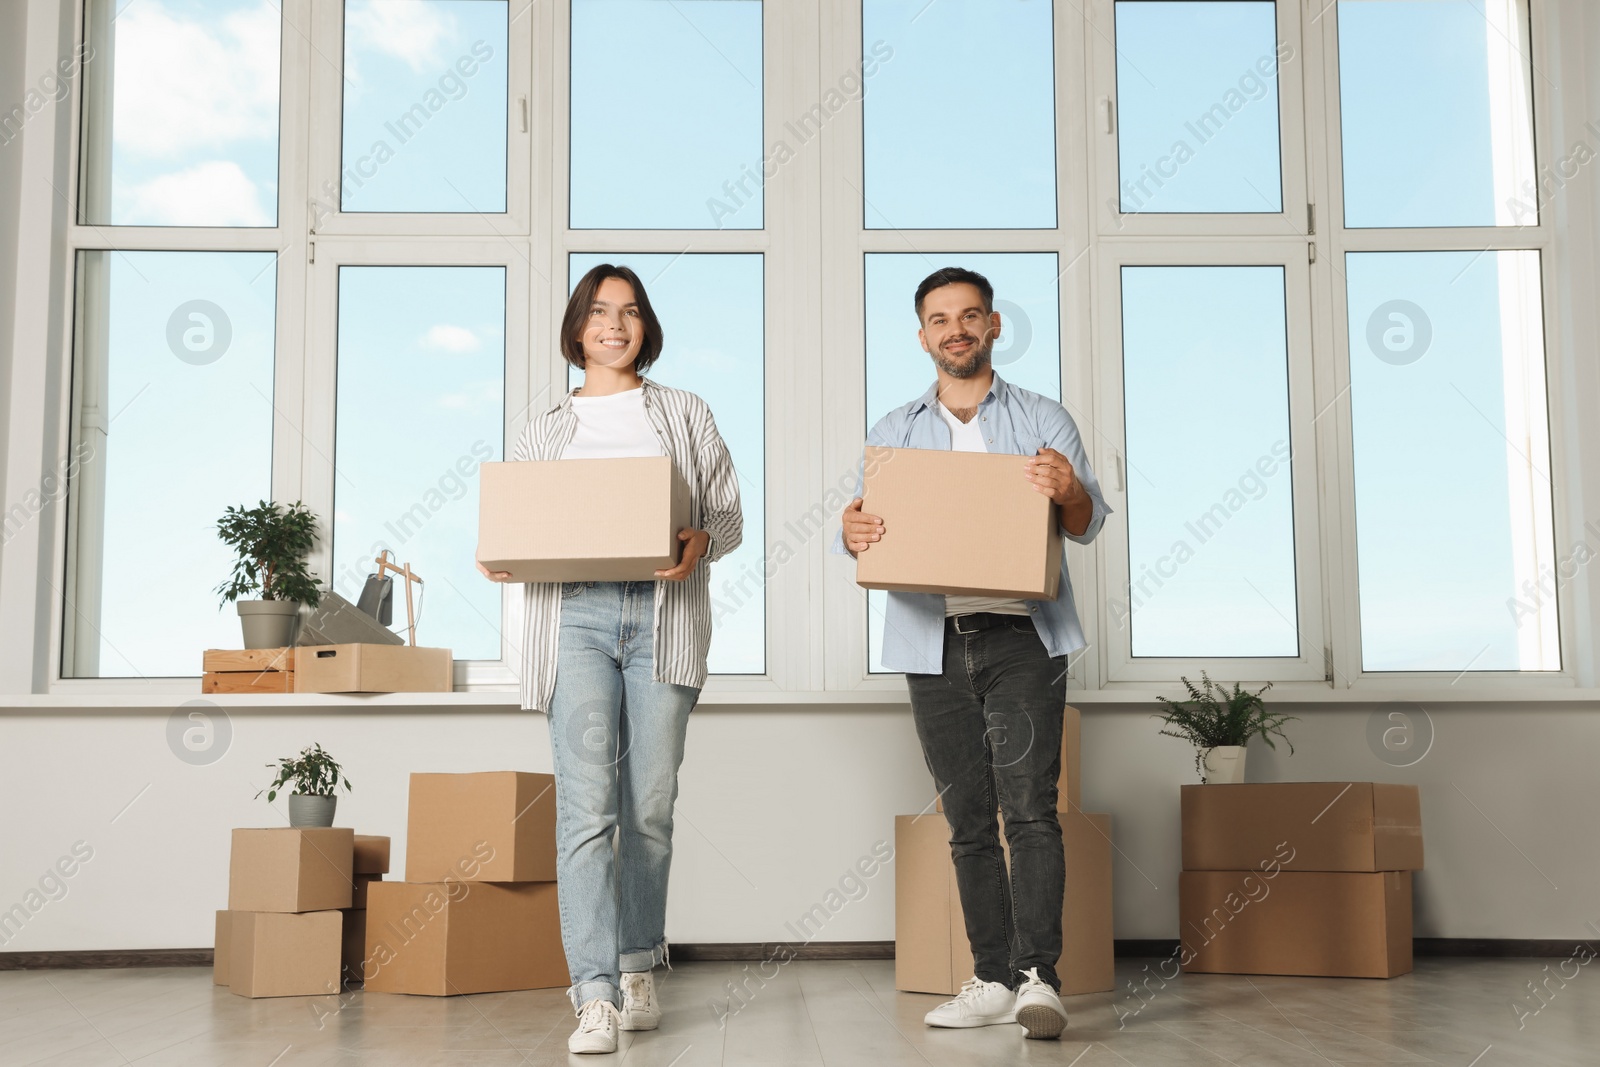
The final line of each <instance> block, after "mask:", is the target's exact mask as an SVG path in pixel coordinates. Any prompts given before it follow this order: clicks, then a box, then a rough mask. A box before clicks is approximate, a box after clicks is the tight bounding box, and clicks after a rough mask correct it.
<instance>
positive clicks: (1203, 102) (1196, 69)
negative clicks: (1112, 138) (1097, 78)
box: [1116, 0, 1289, 213]
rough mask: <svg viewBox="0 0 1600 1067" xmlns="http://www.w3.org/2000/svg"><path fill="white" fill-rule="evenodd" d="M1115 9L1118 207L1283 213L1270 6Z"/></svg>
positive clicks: (1142, 0)
mask: <svg viewBox="0 0 1600 1067" xmlns="http://www.w3.org/2000/svg"><path fill="white" fill-rule="evenodd" d="M1116 12H1117V124H1116V128H1117V159H1118V172H1119V173H1118V181H1119V183H1120V184H1119V185H1118V189H1119V191H1120V196H1119V198H1118V203H1119V204H1120V207H1121V210H1122V211H1124V212H1129V213H1132V212H1163V211H1165V212H1171V211H1237V212H1252V211H1268V212H1273V211H1282V210H1283V183H1282V181H1281V178H1280V170H1279V166H1278V43H1277V21H1276V10H1275V5H1274V4H1273V3H1271V2H1270V0H1250V2H1244V3H1190V2H1178V3H1167V2H1152V0H1118V3H1117V8H1116ZM1284 48H1285V49H1287V48H1288V46H1287V45H1285V46H1284ZM1284 54H1285V55H1288V54H1289V53H1288V52H1287V51H1285V52H1284Z"/></svg>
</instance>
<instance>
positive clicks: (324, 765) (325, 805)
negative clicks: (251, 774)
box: [256, 742, 355, 826]
mask: <svg viewBox="0 0 1600 1067" xmlns="http://www.w3.org/2000/svg"><path fill="white" fill-rule="evenodd" d="M267 766H268V767H272V766H274V765H273V764H271V763H269V764H267ZM276 766H277V770H278V776H277V778H275V779H273V782H272V784H271V785H269V786H268V787H267V788H265V789H263V790H261V792H260V793H257V794H256V796H258V797H259V796H260V795H261V793H265V794H267V802H268V803H271V802H272V801H274V800H277V799H278V790H280V789H282V788H283V787H284V786H286V785H288V784H290V783H291V782H292V783H294V791H293V792H292V793H290V794H289V825H290V826H332V825H333V809H334V808H335V807H336V806H337V805H338V802H339V798H338V797H337V796H335V795H334V790H336V789H338V788H339V787H340V785H343V786H344V791H345V792H346V793H349V792H351V791H352V790H354V789H355V786H353V785H351V784H350V779H349V778H348V777H346V776H345V773H344V768H342V767H340V766H339V764H338V763H337V762H336V761H335V760H334V758H333V757H332V756H330V755H328V753H327V752H326V751H325V750H324V749H323V747H322V745H321V743H320V742H319V743H316V744H311V745H307V746H306V747H305V748H302V749H301V750H300V754H299V755H298V756H284V757H282V758H281V759H279V760H278V762H277V764H276Z"/></svg>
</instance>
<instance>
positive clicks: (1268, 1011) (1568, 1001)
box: [0, 959, 1600, 1067]
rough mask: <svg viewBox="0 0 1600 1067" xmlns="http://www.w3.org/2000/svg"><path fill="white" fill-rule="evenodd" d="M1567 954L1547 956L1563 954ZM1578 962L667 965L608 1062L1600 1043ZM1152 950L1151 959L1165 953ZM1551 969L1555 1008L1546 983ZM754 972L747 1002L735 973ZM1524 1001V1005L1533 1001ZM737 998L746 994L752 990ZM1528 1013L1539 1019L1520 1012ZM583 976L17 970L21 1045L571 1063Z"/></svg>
mask: <svg viewBox="0 0 1600 1067" xmlns="http://www.w3.org/2000/svg"><path fill="white" fill-rule="evenodd" d="M1547 963H1548V964H1549V965H1550V969H1549V970H1548V971H1546V970H1545V969H1544V968H1545V965H1546V964H1547ZM1557 963H1558V961H1555V960H1550V961H1545V960H1440V959H1424V960H1419V961H1418V964H1417V969H1416V972H1415V973H1413V974H1410V975H1406V976H1404V977H1402V978H1397V979H1394V980H1392V981H1387V982H1383V981H1368V980H1360V979H1322V978H1242V977H1225V976H1210V975H1190V976H1185V977H1182V978H1179V979H1177V980H1176V981H1174V982H1170V983H1167V984H1166V985H1165V986H1164V987H1163V986H1161V984H1160V983H1159V980H1158V979H1154V978H1152V979H1150V980H1149V982H1148V986H1147V988H1148V990H1149V992H1145V993H1144V994H1143V997H1142V998H1140V997H1136V996H1135V995H1134V994H1133V993H1131V992H1130V991H1129V990H1128V988H1127V986H1126V983H1127V982H1129V981H1142V980H1144V979H1145V978H1146V977H1147V976H1149V975H1150V974H1151V973H1154V971H1155V968H1154V966H1153V964H1154V961H1151V963H1150V964H1147V963H1146V962H1145V961H1139V960H1121V961H1119V963H1118V979H1119V981H1120V982H1122V983H1124V985H1123V988H1122V990H1121V992H1120V993H1103V994H1096V995H1092V996H1085V997H1075V998H1071V999H1070V1000H1068V1002H1067V1007H1068V1011H1069V1012H1070V1013H1071V1017H1072V1018H1071V1024H1070V1026H1069V1028H1068V1031H1067V1033H1066V1034H1065V1035H1064V1036H1063V1038H1062V1040H1060V1041H1059V1042H1045V1041H1025V1040H1024V1039H1023V1037H1022V1032H1021V1030H1020V1028H1017V1027H1014V1026H1005V1027H989V1028H986V1029H981V1030H930V1029H928V1028H926V1027H924V1026H923V1025H922V1014H923V1012H925V1011H927V1010H928V1008H930V1007H932V1006H933V1005H934V1004H936V1003H938V1001H939V1000H940V999H941V998H937V997H928V996H915V995H911V994H907V993H896V992H895V991H894V967H893V964H890V963H881V962H871V963H831V962H828V963H824V962H806V961H802V962H794V963H790V964H788V965H787V966H785V967H783V968H782V969H781V970H780V971H779V973H778V974H776V975H775V976H773V977H771V978H770V979H766V980H765V981H764V984H762V981H763V980H762V979H761V978H760V977H759V973H758V972H757V971H756V968H755V967H754V966H751V967H750V969H749V971H746V970H745V967H746V965H744V964H723V963H689V964H679V965H678V967H677V968H676V969H675V970H673V971H672V972H671V973H670V974H668V973H665V972H658V976H659V988H660V993H661V1001H662V1004H663V1006H664V1008H665V1010H666V1012H667V1016H666V1021H665V1022H663V1024H662V1026H661V1029H660V1030H657V1031H655V1032H653V1033H645V1034H638V1035H631V1034H624V1035H623V1046H622V1048H621V1049H620V1050H619V1052H618V1054H617V1055H616V1056H614V1057H601V1056H584V1057H573V1058H572V1060H573V1062H580V1063H584V1064H587V1065H591V1067H600V1065H603V1064H605V1063H626V1064H629V1065H630V1067H696V1065H700V1064H729V1065H746V1064H748V1065H751V1067H790V1065H793V1067H822V1065H826V1067H834V1065H839V1067H846V1065H849V1067H855V1065H861V1067H896V1065H902V1064H904V1065H917V1067H947V1065H948V1067H956V1065H968V1064H971V1065H974V1067H1002V1065H1004V1067H1010V1065H1014V1064H1019V1063H1022V1064H1063V1065H1076V1067H1109V1065H1126V1064H1137V1065H1141V1067H1167V1065H1182V1067H1189V1065H1209V1064H1235V1065H1238V1067H1269V1065H1270V1067H1277V1065H1280V1064H1281V1065H1286V1067H1296V1065H1300V1064H1308V1065H1309V1064H1321V1065H1328V1064H1407V1063H1409V1064H1424V1065H1428V1064H1449V1065H1453V1067H1500V1065H1505V1064H1529V1065H1537V1067H1564V1065H1567V1064H1573V1065H1576V1064H1586V1065H1590V1064H1597V1063H1600V973H1594V974H1591V973H1589V972H1588V969H1587V966H1583V967H1579V966H1578V965H1576V964H1571V965H1569V966H1568V969H1567V970H1568V973H1571V972H1572V971H1576V972H1577V974H1576V977H1573V978H1571V979H1568V980H1566V981H1565V984H1561V980H1560V979H1559V978H1550V977H1549V976H1550V975H1552V974H1556V973H1558V972H1557V970H1556V968H1557ZM1147 966H1150V967H1151V970H1150V971H1147V970H1146V969H1145V968H1146V967H1147ZM1547 978H1548V979H1549V980H1548V982H1546V984H1545V985H1544V986H1543V987H1542V988H1543V990H1544V1001H1543V1003H1544V1006H1543V1008H1542V1009H1541V1010H1539V1011H1538V1013H1537V1014H1531V1013H1532V1012H1533V1010H1534V1009H1535V1008H1536V1007H1538V1005H1539V1003H1540V1002H1539V1001H1537V1000H1534V999H1533V997H1532V995H1531V993H1530V992H1529V988H1528V986H1527V984H1526V983H1528V982H1529V981H1544V980H1546V979H1547ZM733 981H739V982H742V984H743V987H744V988H745V989H746V990H747V991H748V992H747V993H746V994H745V995H744V998H743V1001H742V1004H741V1002H740V1001H739V1000H734V1001H732V1002H730V1000H729V985H728V983H730V982H733ZM1516 1005H1521V1010H1520V1011H1519V1010H1518V1009H1517V1007H1516ZM730 1007H731V1008H733V1009H735V1010H732V1011H730V1010H729V1009H730ZM1519 1022H1520V1023H1521V1026H1520V1028H1519ZM572 1025H573V1018H572V1014H571V1011H570V1010H569V1008H568V1006H567V1002H566V997H565V995H564V993H563V992H562V991H561V990H553V989H552V990H541V991H538V992H527V993H490V994H482V995H479V996H470V997H452V998H432V997H403V996H393V995H388V994H381V993H373V994H370V995H367V994H362V993H359V992H358V993H352V994H349V995H347V996H346V997H344V998H337V997H303V998H285V999H277V1000H246V999H245V998H243V997H236V996H234V995H233V994H231V993H229V992H228V990H227V989H225V988H222V987H216V986H213V985H212V984H211V971H210V969H209V968H152V969H143V970H102V971H7V972H0V1064H3V1065H5V1067H11V1065H13V1064H15V1065H21V1064H34V1063H38V1064H77V1065H86V1067H87V1065H99V1064H123V1063H139V1064H173V1065H206V1067H233V1065H236V1064H237V1065H240V1067H268V1065H273V1067H277V1065H284V1067H287V1065H289V1064H340V1065H342V1064H369V1063H370V1064H535V1065H539V1064H553V1063H566V1062H568V1056H567V1051H566V1037H567V1034H568V1032H569V1031H570V1030H571V1028H572Z"/></svg>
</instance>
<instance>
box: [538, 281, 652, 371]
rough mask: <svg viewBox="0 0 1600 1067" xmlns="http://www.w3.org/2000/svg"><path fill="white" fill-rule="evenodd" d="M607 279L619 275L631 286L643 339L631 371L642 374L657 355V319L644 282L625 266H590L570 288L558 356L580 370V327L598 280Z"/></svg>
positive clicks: (586, 314) (586, 321) (586, 318)
mask: <svg viewBox="0 0 1600 1067" xmlns="http://www.w3.org/2000/svg"><path fill="white" fill-rule="evenodd" d="M607 278H620V279H622V280H623V281H625V282H627V283H628V284H629V285H631V286H633V299H634V303H636V304H638V305H639V324H640V326H641V327H642V328H643V330H644V339H643V340H642V341H641V342H640V343H639V355H638V357H637V358H636V359H635V360H634V361H633V369H634V372H635V373H637V374H643V373H644V372H645V371H646V370H648V369H649V368H650V364H652V363H654V362H655V361H656V359H657V358H658V357H659V356H660V355H661V344H662V337H661V322H660V321H659V320H658V319H657V318H656V313H655V311H654V310H653V309H652V308H651V307H650V298H649V297H648V296H645V294H644V283H643V282H641V281H640V280H639V276H638V275H637V274H635V273H634V272H633V271H632V270H630V269H629V268H627V267H618V266H615V265H613V264H610V263H601V264H599V265H598V266H595V267H592V268H590V270H589V273H587V274H585V275H584V276H583V278H582V279H581V280H579V282H578V284H577V287H576V288H574V289H573V290H572V297H571V299H569V300H568V301H567V311H566V314H564V315H562V316H561V355H562V356H563V357H565V359H566V361H567V362H568V363H570V364H572V365H573V366H574V367H577V368H578V369H579V370H583V368H584V359H583V329H584V326H586V325H587V324H588V321H589V308H590V307H592V306H593V305H594V299H595V294H596V293H598V292H599V291H600V283H601V282H603V281H605V280H606V279H607Z"/></svg>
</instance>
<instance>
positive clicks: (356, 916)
mask: <svg viewBox="0 0 1600 1067" xmlns="http://www.w3.org/2000/svg"><path fill="white" fill-rule="evenodd" d="M339 914H340V915H343V916H344V925H343V927H342V930H343V936H342V938H341V941H340V950H339V978H340V980H341V981H342V982H343V983H344V985H345V986H350V985H353V984H357V983H359V982H360V981H361V970H362V968H361V962H362V961H363V960H365V959H366V958H367V909H366V908H346V909H345V910H343V911H341V912H340V913H339Z"/></svg>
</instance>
